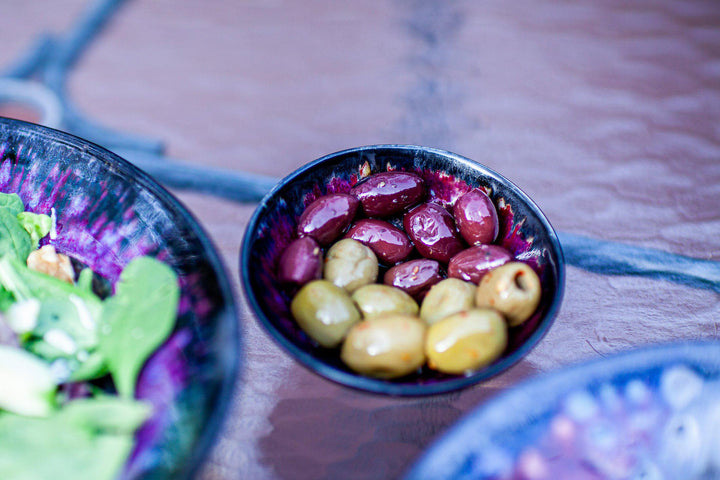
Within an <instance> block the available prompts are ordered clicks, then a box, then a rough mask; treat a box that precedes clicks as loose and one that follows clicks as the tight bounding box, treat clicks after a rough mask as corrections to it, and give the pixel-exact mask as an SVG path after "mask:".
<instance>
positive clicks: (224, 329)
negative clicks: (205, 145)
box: [0, 118, 240, 479]
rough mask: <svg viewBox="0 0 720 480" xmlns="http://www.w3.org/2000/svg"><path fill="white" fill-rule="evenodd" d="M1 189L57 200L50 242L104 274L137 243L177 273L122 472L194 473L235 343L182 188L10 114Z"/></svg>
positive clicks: (231, 315)
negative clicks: (171, 315)
mask: <svg viewBox="0 0 720 480" xmlns="http://www.w3.org/2000/svg"><path fill="white" fill-rule="evenodd" d="M0 191H2V192H4V193H17V194H18V195H19V196H20V198H21V199H22V200H23V203H24V204H25V206H26V208H27V210H29V211H32V212H36V213H44V214H48V215H49V214H50V213H51V211H53V210H54V212H55V214H56V218H57V229H56V230H57V236H56V238H54V239H50V240H49V243H51V244H53V245H54V246H55V247H56V249H57V250H58V251H59V252H62V253H65V254H67V255H70V256H72V257H74V258H75V259H77V260H79V261H81V262H82V263H84V264H86V265H88V266H89V267H90V268H92V269H93V270H94V271H95V272H96V273H97V274H99V275H101V276H102V277H104V278H105V279H107V280H108V281H109V282H110V284H112V285H114V284H115V282H116V281H117V279H118V277H119V275H120V272H121V271H122V269H123V268H124V267H125V265H127V264H128V262H130V260H132V259H133V258H135V257H138V256H141V255H149V256H152V257H156V258H157V259H159V260H161V261H162V262H164V263H166V264H167V265H169V266H170V267H171V268H172V269H173V270H174V271H175V273H176V274H177V275H178V279H179V283H180V302H179V311H178V318H177V322H176V325H175V329H174V331H173V332H172V334H171V335H170V337H169V338H168V340H167V341H166V342H165V343H164V344H163V345H162V346H161V347H160V348H159V349H158V350H157V351H156V352H155V353H154V354H153V355H152V356H151V357H150V359H149V360H148V361H147V363H146V364H145V367H144V368H143V370H142V372H141V374H140V376H139V379H138V383H137V388H136V392H137V397H138V398H141V399H144V400H146V401H148V402H149V403H151V404H152V406H153V411H154V413H153V415H152V417H151V418H150V419H149V420H148V421H147V422H146V423H145V424H144V425H143V426H142V427H141V428H140V430H138V432H137V433H136V444H135V448H134V450H133V452H132V454H131V457H130V459H129V461H128V463H127V464H126V468H125V471H124V473H123V475H122V477H121V478H123V479H134V478H140V477H143V478H147V477H150V478H191V477H192V476H193V474H194V472H196V471H197V470H198V468H199V466H200V465H201V463H202V462H203V461H204V459H205V457H206V456H207V454H208V453H209V451H210V447H211V446H212V444H213V443H214V441H215V439H216V437H217V435H218V433H219V431H220V426H221V424H222V421H223V419H224V417H225V414H226V412H227V410H228V406H229V404H230V400H231V397H232V392H233V386H234V383H235V379H236V376H237V370H238V365H239V360H238V359H239V355H240V347H239V345H240V343H239V342H240V338H239V329H238V323H237V318H238V315H237V311H236V310H237V309H236V305H235V297H234V295H233V291H232V288H231V284H230V281H229V279H228V278H229V277H228V275H227V272H226V271H225V268H224V266H223V264H222V261H221V259H220V256H219V255H218V254H217V252H216V250H215V247H214V246H213V244H212V242H211V241H210V239H209V237H208V236H207V234H206V233H205V232H204V231H203V229H202V227H201V226H200V224H199V223H198V222H197V220H196V219H195V218H194V217H193V216H192V215H191V214H190V213H189V212H188V211H187V210H186V209H185V207H183V206H182V205H181V204H180V203H179V202H178V200H176V199H175V198H174V197H173V196H172V195H171V194H170V193H168V192H167V191H166V190H165V189H164V188H162V187H161V186H159V185H158V184H157V183H156V182H155V181H154V180H153V179H152V178H151V177H149V176H148V175H147V174H145V173H144V172H142V171H140V170H139V169H137V168H136V167H134V166H133V165H131V164H130V163H128V162H127V161H125V160H123V159H122V158H120V157H118V156H117V155H115V154H113V153H111V152H109V151H107V150H105V149H103V148H101V147H98V146H97V145H94V144H92V143H90V142H87V141H85V140H82V139H80V138H77V137H74V136H72V135H69V134H66V133H63V132H59V131H57V130H52V129H49V128H46V127H42V126H38V125H34V124H30V123H25V122H21V121H17V120H10V119H6V118H0ZM148 295H152V292H148ZM128 347H129V348H131V346H128Z"/></svg>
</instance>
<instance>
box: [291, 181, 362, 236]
mask: <svg viewBox="0 0 720 480" xmlns="http://www.w3.org/2000/svg"><path fill="white" fill-rule="evenodd" d="M358 204H359V202H358V199H357V198H355V197H353V196H352V195H348V194H346V193H333V194H330V195H325V196H323V197H320V198H318V199H317V200H315V201H314V202H312V203H311V204H310V205H308V206H307V208H305V211H304V212H303V213H302V215H300V220H299V221H298V236H300V237H313V238H314V239H315V240H317V242H318V243H319V244H320V245H329V244H330V243H332V242H333V240H335V239H337V238H338V237H339V236H340V235H341V234H342V232H343V231H345V229H346V228H347V227H348V226H349V225H350V223H351V222H352V221H353V218H355V213H356V212H357V208H358Z"/></svg>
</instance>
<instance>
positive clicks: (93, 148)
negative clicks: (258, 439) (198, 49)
mask: <svg viewBox="0 0 720 480" xmlns="http://www.w3.org/2000/svg"><path fill="white" fill-rule="evenodd" d="M0 125H7V126H8V127H10V128H11V129H12V130H13V131H17V132H18V133H22V134H28V136H30V135H32V136H39V137H42V138H47V139H50V140H52V141H54V142H58V143H61V144H63V145H66V146H68V147H71V148H73V149H77V150H79V151H82V152H83V153H85V154H88V155H91V156H93V157H95V158H96V159H97V160H98V161H100V162H102V163H104V164H105V165H107V166H108V167H109V168H112V169H114V170H116V171H118V172H120V173H121V174H122V175H123V176H126V178H128V179H129V180H130V179H131V180H132V181H135V182H137V183H138V184H139V185H140V186H141V187H142V188H143V189H145V190H147V191H148V192H149V193H150V194H151V195H153V196H155V197H157V198H158V199H159V200H160V201H161V202H162V204H163V205H165V206H166V207H167V208H169V209H171V210H174V211H176V212H177V213H178V214H179V215H180V216H181V217H182V218H183V219H184V220H185V221H186V222H187V224H188V226H189V227H190V230H192V231H193V232H195V234H196V235H197V238H198V241H199V243H200V246H201V247H202V251H203V252H205V254H206V255H207V260H208V263H209V264H210V265H211V266H212V269H213V271H215V272H216V273H217V278H218V286H219V289H220V292H221V293H222V297H223V299H224V300H225V304H224V305H223V310H222V312H221V313H219V314H218V317H219V318H220V319H221V321H222V322H223V323H224V325H223V329H224V331H229V332H231V335H232V344H233V350H234V352H235V353H234V355H233V358H232V359H228V358H222V360H224V361H225V363H226V364H225V365H223V366H224V368H225V371H226V374H225V375H223V378H222V382H221V384H220V392H219V393H218V398H219V399H220V400H219V402H218V403H216V404H215V408H213V410H212V411H211V412H210V418H208V420H207V421H206V422H205V423H204V428H203V431H202V433H201V435H200V437H199V438H198V440H197V447H195V448H194V449H193V450H192V454H191V458H190V459H189V460H188V461H187V468H186V469H185V471H183V472H181V474H182V475H183V476H184V478H192V477H193V476H194V474H195V473H196V472H197V471H198V470H199V468H200V466H201V465H202V464H203V463H204V461H205V460H206V458H207V456H208V455H209V453H210V450H211V448H212V446H213V445H214V443H215V442H216V440H217V437H218V436H219V434H220V431H221V427H222V425H223V423H224V421H225V417H226V415H227V413H228V412H229V409H230V405H231V404H232V402H231V400H232V394H233V391H234V388H235V384H236V382H237V381H238V379H239V372H240V365H239V362H238V361H237V360H238V358H239V357H240V355H241V352H242V349H241V338H240V328H239V325H238V322H237V319H238V307H237V304H236V300H235V299H236V296H235V293H234V291H233V287H232V284H231V282H230V275H229V273H228V271H227V269H226V267H225V265H224V263H223V261H222V259H221V258H220V255H219V254H218V251H217V248H216V247H215V245H214V243H213V241H212V240H211V239H210V236H209V235H208V234H207V232H206V231H205V229H204V228H203V227H202V225H201V224H200V222H199V221H198V220H197V218H195V216H194V215H193V214H192V213H191V212H190V211H189V210H188V209H187V207H185V205H184V204H183V203H182V202H181V201H180V200H179V199H178V198H176V197H175V196H174V195H172V194H171V193H170V192H169V191H168V190H167V189H165V187H163V186H162V185H160V184H159V183H158V182H157V181H156V180H155V179H153V177H152V176H150V175H149V174H148V173H146V172H144V171H143V170H141V169H140V168H138V167H136V166H135V165H133V164H132V163H130V162H129V161H127V160H125V159H124V158H122V157H120V156H119V155H117V154H115V153H113V152H111V151H110V150H108V149H106V148H104V147H102V146H100V145H97V144H95V143H93V142H91V141H89V140H85V139H83V138H81V137H78V136H75V135H72V134H70V133H67V132H63V131H61V130H57V129H54V128H50V127H46V126H43V125H38V124H35V123H31V122H25V121H22V120H16V119H12V118H7V117H1V116H0Z"/></svg>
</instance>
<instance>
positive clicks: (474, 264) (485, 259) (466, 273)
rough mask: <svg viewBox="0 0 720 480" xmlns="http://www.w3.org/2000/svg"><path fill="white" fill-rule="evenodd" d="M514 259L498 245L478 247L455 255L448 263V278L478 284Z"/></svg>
mask: <svg viewBox="0 0 720 480" xmlns="http://www.w3.org/2000/svg"><path fill="white" fill-rule="evenodd" d="M512 259H513V257H512V255H511V254H510V252H508V251H507V250H505V249H504V248H503V247H500V246H498V245H476V246H474V247H470V248H468V249H466V250H463V251H462V252H460V253H458V254H457V255H455V256H454V257H453V258H451V259H450V263H448V277H452V278H459V279H461V280H465V281H467V282H473V283H474V284H476V285H477V284H478V283H479V282H480V279H481V278H482V277H483V275H485V274H486V273H487V272H489V271H490V270H492V269H493V268H497V267H499V266H500V265H503V264H505V263H507V262H509V261H511V260H512Z"/></svg>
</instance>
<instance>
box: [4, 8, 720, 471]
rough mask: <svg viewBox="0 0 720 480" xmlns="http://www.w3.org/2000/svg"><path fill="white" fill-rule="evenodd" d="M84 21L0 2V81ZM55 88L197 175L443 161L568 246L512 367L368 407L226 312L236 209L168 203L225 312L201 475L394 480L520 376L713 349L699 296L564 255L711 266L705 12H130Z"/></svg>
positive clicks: (718, 257) (710, 18)
mask: <svg viewBox="0 0 720 480" xmlns="http://www.w3.org/2000/svg"><path fill="white" fill-rule="evenodd" d="M87 5H88V2H86V1H85V0H52V1H34V2H25V1H18V0H9V1H7V0H6V1H3V2H0V18H2V19H3V21H2V28H0V43H1V44H2V45H3V48H1V49H0V66H2V65H10V64H12V63H13V61H15V60H16V59H17V58H18V56H20V55H21V54H22V53H23V52H24V51H26V50H27V49H28V48H29V47H30V45H31V44H32V43H33V41H34V40H35V39H36V38H37V37H38V36H39V35H40V34H42V33H46V32H62V31H66V30H67V29H68V28H69V27H70V26H71V25H72V23H73V21H74V20H75V19H76V18H77V17H78V16H79V15H80V14H81V12H82V11H83V10H84V8H85V7H86V6H87ZM67 89H68V93H69V95H70V97H71V98H72V99H73V101H74V102H75V105H76V106H77V107H78V108H79V109H80V110H81V111H82V112H83V113H85V114H86V115H88V116H89V117H92V118H93V119H95V120H97V121H99V122H102V123H103V124H104V125H107V126H109V127H112V128H115V129H118V130H120V131H123V132H127V133H134V134H139V135H143V136H146V137H150V138H157V139H159V140H161V141H162V142H163V143H164V144H165V147H166V154H167V155H168V156H169V157H172V158H174V159H178V160H181V161H183V162H186V163H189V164H193V165H197V166H204V167H213V168H222V169H229V170H233V171H238V172H251V173H255V174H261V175H266V176H271V177H276V178H281V177H284V176H285V175H287V174H288V173H290V172H291V171H293V170H294V169H296V168H298V167H299V166H301V165H303V164H305V163H307V162H309V161H311V160H313V159H315V158H317V157H320V156H322V155H324V154H327V153H331V152H334V151H337V150H342V149H345V148H348V147H354V146H359V145H367V144H376V143H411V144H421V145H428V146H432V147H439V148H442V149H447V150H451V151H454V152H456V153H459V154H461V155H464V156H467V157H470V158H472V159H475V160H477V161H479V162H480V163H483V164H485V165H487V166H489V167H490V168H492V169H493V170H496V171H497V172H500V173H501V174H503V175H504V176H506V177H508V178H509V179H511V180H512V181H513V182H514V183H515V184H517V185H518V186H520V188H522V189H523V190H524V191H525V192H526V193H528V194H529V195H530V196H531V197H532V198H533V199H534V200H535V202H536V203H537V204H538V205H539V206H540V208H541V209H542V210H543V211H544V212H545V213H546V214H547V216H548V218H549V220H550V221H551V223H552V224H553V225H554V227H555V229H556V230H557V231H558V232H559V233H560V235H561V240H563V239H566V240H567V241H568V242H571V243H573V242H574V243H573V244H572V245H569V246H572V247H573V248H571V249H570V251H569V252H568V253H571V254H572V258H570V257H571V256H570V255H569V258H568V260H569V263H570V265H569V266H568V270H567V284H566V291H565V300H564V303H563V306H562V309H561V311H560V314H559V315H558V317H557V319H556V321H555V324H554V325H553V327H552V328H551V329H550V331H549V333H548V334H547V336H546V337H545V338H544V339H543V341H542V342H541V343H540V344H539V345H538V346H537V347H536V348H535V349H534V350H533V351H532V352H531V353H530V354H529V355H528V356H527V357H526V358H525V359H524V360H522V361H521V362H520V363H519V364H517V365H516V366H515V367H514V368H512V369H511V370H509V371H508V372H506V373H504V374H502V375H500V376H498V377H495V378H493V379H492V380H490V381H488V382H485V383H483V384H480V385H477V386H475V387H473V388H470V389H467V390H465V391H463V392H461V393H453V394H448V395H442V396H437V397H434V398H421V399H393V398H384V397H380V396H375V395H370V394H365V393H360V392H356V391H351V390H348V389H345V388H342V387H340V386H338V385H335V384H333V383H331V382H329V381H327V380H324V379H323V378H320V377H318V376H316V375H314V374H313V373H310V372H309V371H307V370H306V369H305V368H303V367H301V366H300V365H299V364H297V363H295V362H294V361H293V360H292V359H291V358H290V357H289V356H288V355H287V354H286V353H285V352H284V351H282V350H280V348H279V347H278V346H276V344H274V343H273V341H272V340H271V339H270V337H269V336H268V335H267V334H266V333H265V332H264V331H263V330H261V328H260V327H259V325H258V323H257V322H256V320H255V318H254V317H253V315H252V314H251V313H249V312H248V311H247V309H246V304H245V301H244V299H243V295H242V289H241V287H240V284H239V277H238V256H239V249H240V244H241V241H242V237H243V234H244V231H245V226H246V224H247V222H248V220H249V217H250V216H251V214H252V212H253V210H254V208H255V204H254V203H253V202H247V203H241V202H236V201H231V200H228V199H221V198H218V197H217V196H215V195H212V194H208V193H207V192H198V191H190V190H185V189H177V188H174V189H173V190H172V191H173V193H175V194H176V195H177V196H178V197H179V198H180V199H181V201H182V202H183V203H184V204H185V205H186V206H187V207H188V209H189V210H190V211H191V212H192V213H193V214H194V215H196V217H197V218H198V219H199V220H200V222H201V223H202V224H203V226H204V227H205V229H206V230H207V232H208V233H209V234H210V236H211V238H212V239H213V240H214V242H215V244H216V245H217V247H218V249H219V251H220V252H221V254H222V256H223V258H224V260H225V262H226V265H227V268H228V271H229V272H230V274H231V277H232V280H233V282H234V286H235V289H236V293H237V296H238V300H239V304H240V306H241V311H242V313H241V316H240V318H239V319H238V321H239V322H240V324H241V329H242V333H243V354H242V358H241V361H240V362H241V364H240V367H241V371H242V375H241V378H240V379H239V381H238V383H237V387H236V391H235V394H234V400H233V402H232V407H231V411H230V413H229V416H228V418H227V421H226V423H225V427H224V430H223V431H222V434H221V436H220V437H219V438H218V440H217V442H216V445H215V447H214V449H213V451H212V453H211V455H210V457H209V458H208V461H207V462H206V464H205V465H204V467H203V468H202V470H201V471H200V474H199V478H200V479H201V480H216V479H217V480H219V479H236V478H257V479H275V478H279V479H285V478H308V479H326V478H345V479H354V478H357V479H384V478H397V477H398V476H399V475H401V474H402V473H403V472H404V471H406V470H407V468H408V467H409V466H410V465H411V464H412V462H413V461H414V460H415V459H416V458H417V457H418V455H419V454H420V453H421V452H422V451H423V450H424V449H425V448H427V447H428V445H430V443H431V442H432V441H433V439H434V438H437V436H438V435H439V434H441V433H442V432H443V431H445V430H446V429H447V428H448V427H449V426H450V425H452V424H453V423H454V422H455V421H457V420H458V419H459V418H460V417H461V416H463V415H464V414H466V413H467V412H469V411H470V410H471V409H473V408H474V407H475V406H477V405H480V404H482V403H483V402H485V401H486V400H487V399H489V398H491V397H493V396H494V395H496V394H497V393H498V392H499V391H501V390H503V389H506V388H509V387H511V386H512V385H514V384H516V383H518V382H519V381H521V380H523V379H527V378H529V377H532V376H535V375H538V374H541V373H542V372H547V371H550V370H554V369H556V368H559V367H562V366H564V365H568V364H571V363H574V362H577V361H580V360H583V359H590V358H594V357H598V356H603V355H607V354H610V353H613V352H617V351H621V350H626V349H629V348H633V347H637V346H642V345H647V344H651V343H658V342H666V341H671V340H678V339H697V338H716V337H717V336H718V322H720V302H719V301H718V300H719V293H720V282H717V281H716V282H713V280H712V278H710V279H709V280H708V281H700V282H693V281H690V280H688V278H686V277H684V276H683V275H682V273H683V272H682V271H681V272H679V273H678V272H676V273H678V274H676V275H669V276H664V277H660V278H656V277H655V276H653V275H623V274H617V273H618V272H622V269H619V270H613V269H606V270H603V269H602V268H601V267H602V266H601V267H600V268H591V267H590V266H588V264H587V262H585V263H584V260H585V259H586V258H589V257H592V255H591V254H592V250H593V249H600V248H602V247H603V245H606V244H595V243H592V242H591V243H589V244H588V245H589V246H588V247H587V249H585V250H582V249H579V250H578V249H575V246H576V243H577V237H576V235H580V236H582V237H588V238H590V239H596V240H603V241H608V242H612V243H610V244H609V245H616V242H617V243H620V244H623V245H629V246H634V247H642V249H651V250H649V251H654V250H659V251H661V252H666V253H669V254H676V255H683V256H688V257H694V258H696V259H700V260H706V261H707V260H710V261H720V4H719V3H718V2H716V1H712V0H706V1H702V0H639V1H635V2H592V1H570V0H532V1H531V0H514V1H512V2H508V1H506V0H488V1H483V2H478V1H471V0H467V1H449V0H435V1H433V0H368V1H363V2H350V1H342V2H334V1H330V0H303V1H299V0H298V1H291V0H224V1H221V0H213V1H204V2H203V1H198V0H195V1H192V0H152V1H150V0H136V1H132V2H128V3H127V4H126V5H123V6H122V8H121V9H119V10H118V11H117V12H116V14H115V15H114V16H113V18H112V22H111V23H110V24H109V25H108V26H107V27H106V28H105V29H104V30H103V31H102V34H101V35H100V36H99V37H98V38H97V39H95V41H94V42H93V43H92V44H91V45H90V47H89V48H88V50H87V51H86V52H84V54H83V55H82V57H81V58H80V59H79V60H78V62H77V64H76V65H75V66H74V68H73V70H72V72H71V74H70V75H69V77H68V83H67ZM565 235H566V236H565ZM611 250H612V248H611ZM645 251H647V250H638V252H645ZM632 252H633V251H631V256H635V257H636V258H638V257H640V256H641V255H640V254H638V255H632ZM668 258H670V259H672V258H674V257H671V256H669V257H668ZM601 263H602V262H601ZM580 267H582V268H580ZM683 268H685V267H683ZM608 273H610V274H608ZM715 278H717V277H715Z"/></svg>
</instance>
